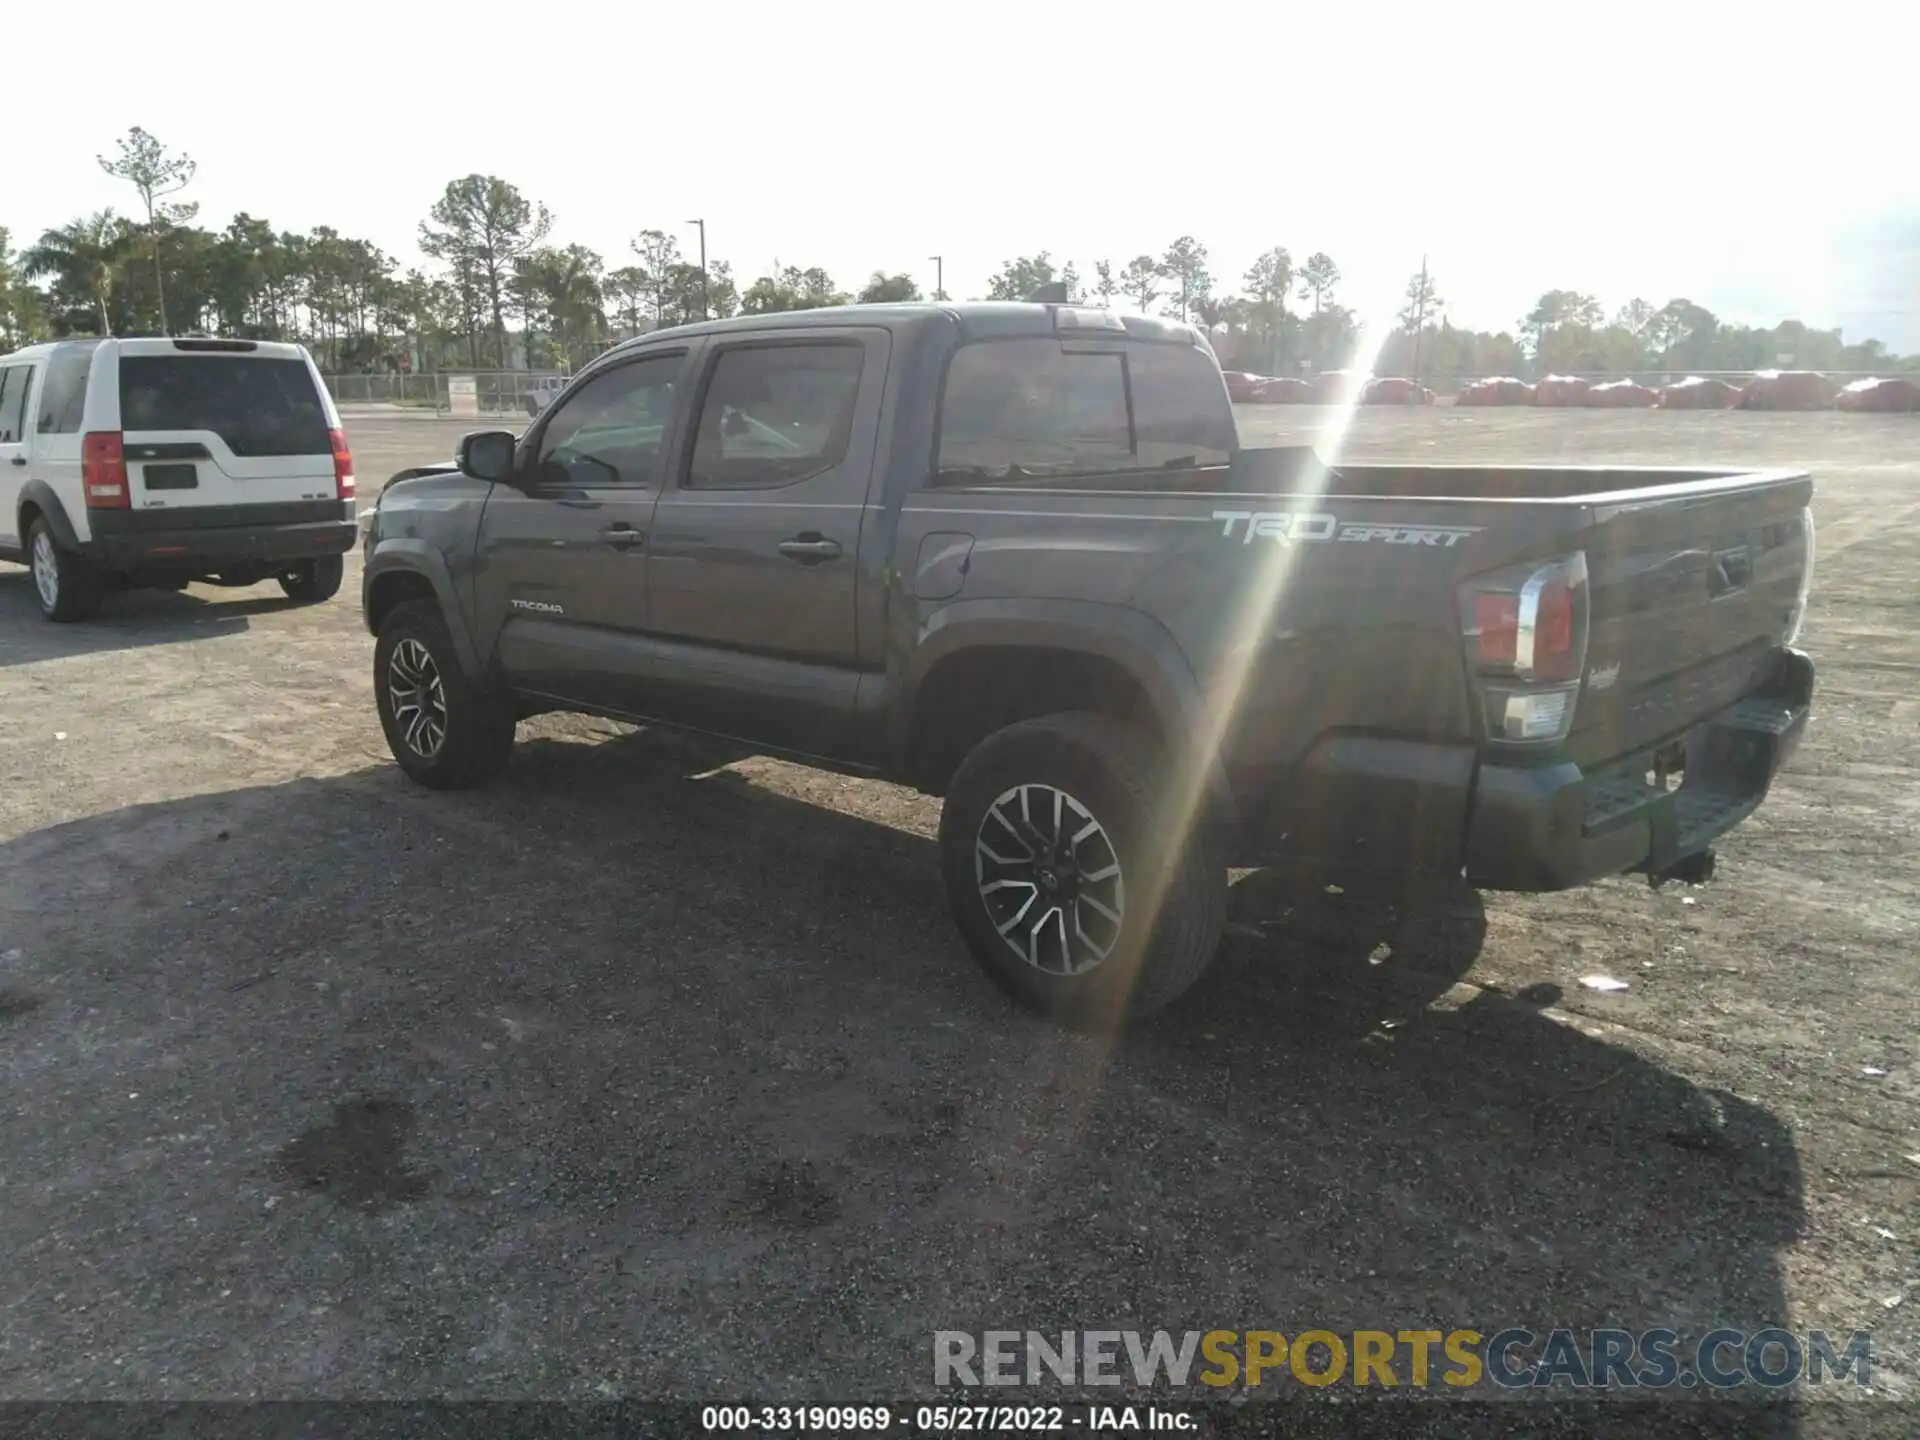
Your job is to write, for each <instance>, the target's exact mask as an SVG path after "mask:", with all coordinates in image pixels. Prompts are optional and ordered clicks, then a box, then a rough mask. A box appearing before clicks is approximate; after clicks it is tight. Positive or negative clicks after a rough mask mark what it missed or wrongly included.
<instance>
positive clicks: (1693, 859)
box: [1647, 846, 1717, 890]
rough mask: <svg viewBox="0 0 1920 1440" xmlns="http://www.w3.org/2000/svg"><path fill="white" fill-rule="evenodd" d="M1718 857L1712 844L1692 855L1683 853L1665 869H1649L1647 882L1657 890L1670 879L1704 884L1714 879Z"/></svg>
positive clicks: (1685, 882) (1684, 883) (1687, 883)
mask: <svg viewBox="0 0 1920 1440" xmlns="http://www.w3.org/2000/svg"><path fill="white" fill-rule="evenodd" d="M1716 859H1717V857H1716V855H1715V853H1714V850H1713V847H1712V846H1708V847H1707V848H1706V849H1705V850H1697V851H1695V852H1694V853H1693V854H1691V855H1682V856H1681V857H1680V858H1679V859H1678V860H1676V861H1674V862H1673V864H1671V865H1669V866H1667V868H1666V869H1664V870H1649V871H1648V872H1647V884H1648V885H1650V886H1652V887H1653V888H1654V889H1655V890H1658V889H1659V888H1660V887H1661V886H1662V885H1665V884H1667V883H1669V882H1670V881H1678V882H1679V883H1680V884H1682V885H1704V884H1706V883H1707V882H1708V881H1709V880H1711V879H1713V871H1714V862H1715V860H1716Z"/></svg>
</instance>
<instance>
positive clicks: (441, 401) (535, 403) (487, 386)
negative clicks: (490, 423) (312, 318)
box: [322, 370, 566, 419]
mask: <svg viewBox="0 0 1920 1440" xmlns="http://www.w3.org/2000/svg"><path fill="white" fill-rule="evenodd" d="M322 378H323V379H324V380H325V381H326V382H327V390H328V391H329V393H331V394H332V396H333V403H334V404H335V405H337V406H339V407H340V408H341V409H342V410H395V411H417V412H420V413H423V414H434V415H450V414H453V413H454V410H455V399H456V393H455V392H456V391H457V390H460V389H463V388H464V382H468V381H470V382H471V383H472V394H473V407H474V408H473V412H472V413H474V414H476V415H492V416H505V415H517V416H520V417H521V418H523V419H526V418H531V417H532V416H534V415H537V414H539V413H540V410H541V407H542V406H544V405H545V404H546V402H547V401H548V400H550V399H552V398H553V396H554V394H555V393H557V391H558V389H559V386H560V385H563V384H565V383H566V377H565V376H564V375H562V374H560V373H559V372H558V371H553V370H460V371H443V372H441V373H439V374H435V375H401V374H395V373H387V374H379V375H326V376H323V377H322ZM462 411H463V413H464V405H463V406H462Z"/></svg>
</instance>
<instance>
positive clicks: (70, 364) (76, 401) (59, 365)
mask: <svg viewBox="0 0 1920 1440" xmlns="http://www.w3.org/2000/svg"><path fill="white" fill-rule="evenodd" d="M93 353H94V347H93V346H92V345H76V346H74V347H73V348H71V349H67V350H56V351H54V352H53V358H52V359H50V360H49V361H48V362H47V373H46V376H45V378H44V379H43V380H42V381H41V383H40V426H39V428H40V433H41V434H42V435H77V434H79V433H80V421H81V417H82V416H83V414H84V413H85V411H86V406H87V373H88V371H89V370H90V369H91V368H92V366H93Z"/></svg>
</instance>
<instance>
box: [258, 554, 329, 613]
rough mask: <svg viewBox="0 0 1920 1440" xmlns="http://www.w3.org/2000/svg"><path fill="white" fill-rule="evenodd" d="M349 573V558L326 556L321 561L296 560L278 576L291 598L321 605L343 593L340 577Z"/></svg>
mask: <svg viewBox="0 0 1920 1440" xmlns="http://www.w3.org/2000/svg"><path fill="white" fill-rule="evenodd" d="M346 572H347V564H346V561H345V560H343V559H342V558H341V557H340V556H338V555H323V556H321V557H320V558H319V559H317V560H296V561H294V562H293V563H292V564H291V565H288V566H286V567H285V568H284V569H282V570H281V571H280V573H279V574H278V575H277V576H276V577H275V578H276V579H278V580H279V582H280V588H281V589H282V590H284V591H286V594H287V598H288V599H289V600H298V601H299V602H300V603H301V604H303V605H317V604H319V603H320V602H321V601H323V600H331V599H332V598H333V597H334V596H335V595H338V594H339V593H340V580H341V577H342V576H344V575H345V574H346Z"/></svg>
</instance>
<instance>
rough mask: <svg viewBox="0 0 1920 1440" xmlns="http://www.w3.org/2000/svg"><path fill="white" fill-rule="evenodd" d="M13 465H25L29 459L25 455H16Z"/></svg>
mask: <svg viewBox="0 0 1920 1440" xmlns="http://www.w3.org/2000/svg"><path fill="white" fill-rule="evenodd" d="M13 463H14V464H16V465H24V464H26V463H27V457H26V456H24V455H16V456H14V457H13Z"/></svg>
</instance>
